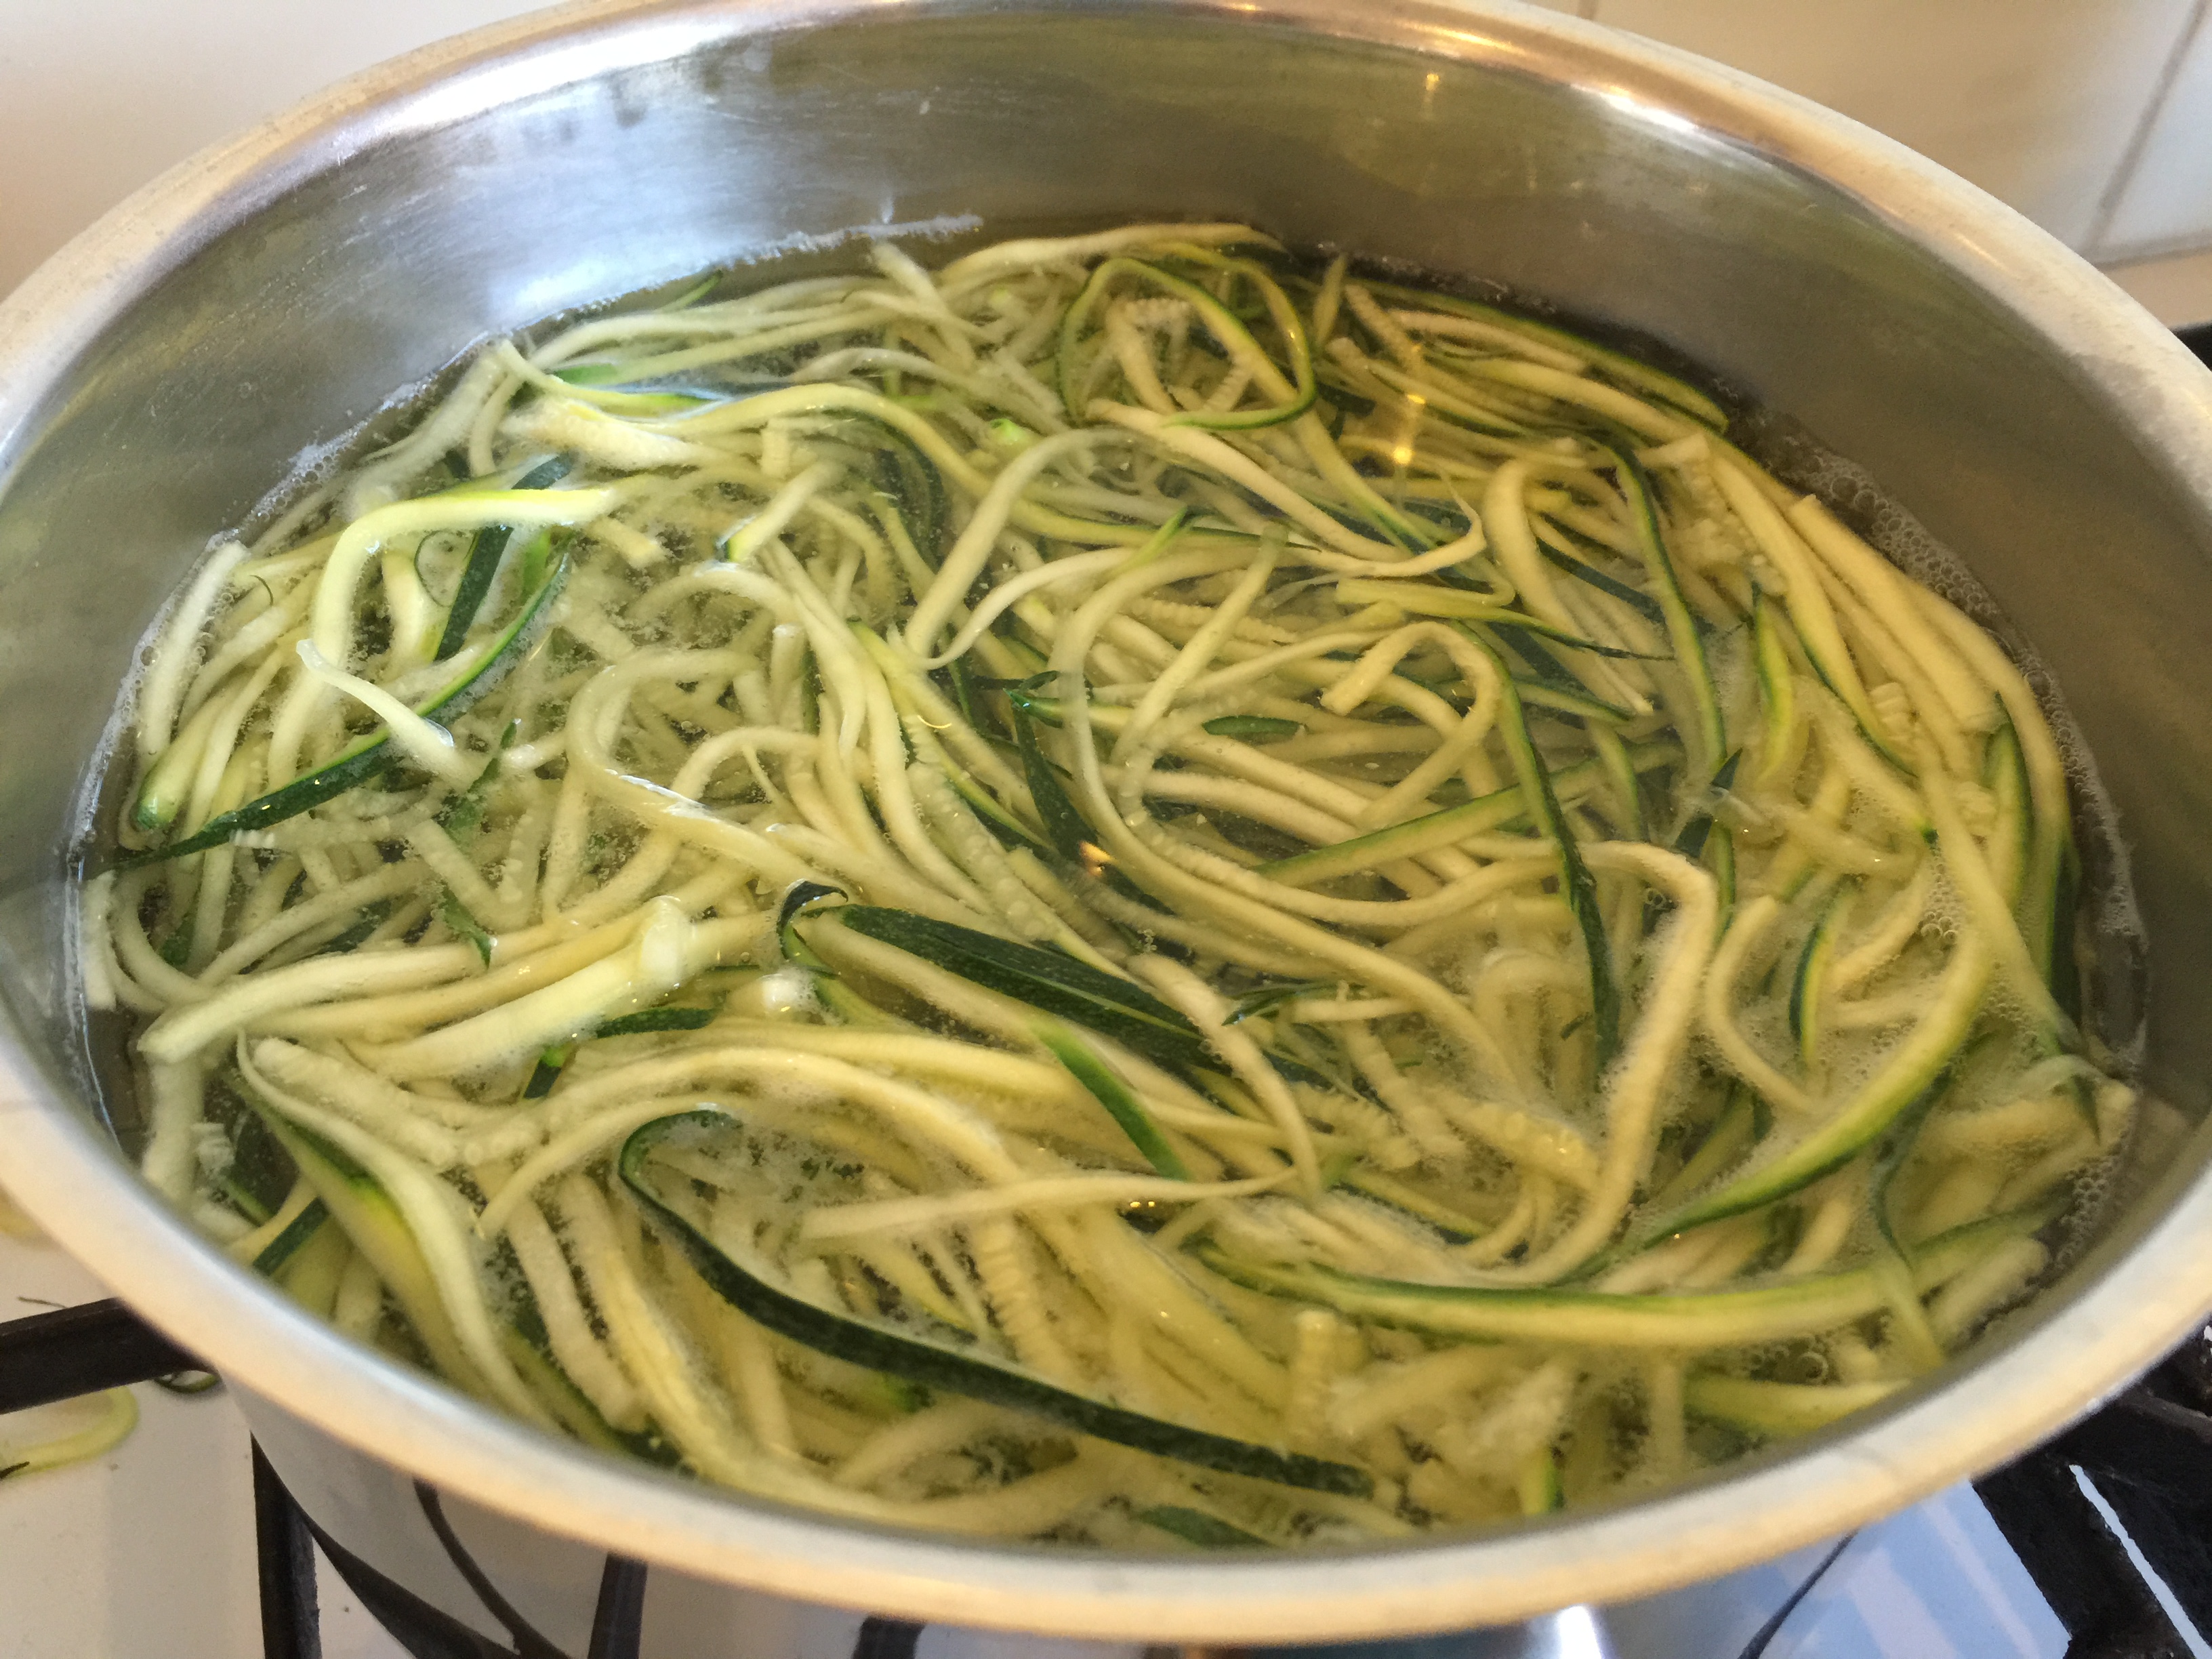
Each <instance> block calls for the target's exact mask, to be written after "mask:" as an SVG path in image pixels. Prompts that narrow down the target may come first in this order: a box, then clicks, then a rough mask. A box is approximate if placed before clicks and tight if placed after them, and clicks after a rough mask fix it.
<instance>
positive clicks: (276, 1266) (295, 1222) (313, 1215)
mask: <svg viewBox="0 0 2212 1659" xmlns="http://www.w3.org/2000/svg"><path fill="white" fill-rule="evenodd" d="M330 1218H331V1206H329V1205H327V1204H325V1203H324V1202H323V1200H321V1199H320V1198H315V1199H311V1200H308V1203H307V1208H306V1209H304V1210H302V1211H301V1212H300V1213H299V1214H297V1215H295V1216H294V1217H293V1218H292V1220H291V1225H289V1226H287V1227H286V1228H285V1229H284V1231H283V1232H281V1233H279V1234H277V1235H276V1237H274V1238H272V1239H270V1241H269V1242H268V1243H266V1244H264V1245H263V1246H262V1247H261V1254H260V1255H257V1256H255V1257H254V1258H253V1271H254V1272H256V1273H261V1274H264V1276H266V1277H268V1278H270V1279H274V1278H275V1277H276V1275H277V1273H279V1272H281V1271H282V1270H283V1267H284V1264H285V1263H286V1262H288V1261H291V1259H292V1258H293V1257H294V1256H295V1255H298V1254H299V1253H300V1250H301V1247H302V1246H303V1245H305V1244H306V1243H307V1241H308V1240H309V1239H311V1238H313V1237H314V1236H315V1235H316V1234H317V1233H318V1232H319V1231H322V1226H323V1224H324V1223H325V1222H326V1221H328V1220H329V1219H330Z"/></svg>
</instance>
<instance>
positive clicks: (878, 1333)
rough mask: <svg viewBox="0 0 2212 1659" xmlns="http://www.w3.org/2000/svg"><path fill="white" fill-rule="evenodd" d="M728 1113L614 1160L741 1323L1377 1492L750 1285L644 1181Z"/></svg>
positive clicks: (948, 1385)
mask: <svg viewBox="0 0 2212 1659" xmlns="http://www.w3.org/2000/svg"><path fill="white" fill-rule="evenodd" d="M730 1121H734V1120H732V1118H731V1117H730V1116H729V1115H727V1114H725V1113H720V1112H713V1111H698V1112H681V1113H678V1114H676V1115H673V1116H670V1117H665V1118H656V1119H655V1120H654V1121H652V1122H650V1123H647V1124H646V1125H644V1126H643V1127H641V1128H639V1129H637V1130H635V1131H634V1132H633V1133H631V1134H630V1136H629V1139H627V1140H625V1141H624V1142H623V1149H622V1154H621V1156H620V1158H618V1159H617V1170H619V1172H620V1174H621V1176H622V1179H623V1184H624V1185H625V1186H627V1187H628V1188H629V1191H630V1194H631V1196H632V1197H633V1198H634V1199H635V1200H636V1201H637V1204H638V1206H639V1207H640V1208H641V1209H642V1210H643V1211H644V1212H645V1213H646V1215H647V1218H649V1219H651V1220H652V1222H653V1225H655V1226H657V1227H658V1228H659V1229H660V1230H661V1231H662V1232H663V1233H664V1234H665V1235H666V1237H668V1238H669V1239H670V1240H671V1242H672V1243H674V1244H675V1245H676V1246H677V1247H678V1249H681V1250H682V1251H683V1252H684V1255H685V1256H686V1257H688V1258H689V1259H690V1262H691V1265H692V1267H695V1268H696V1269H697V1270H698V1273H699V1276H700V1277H701V1278H702V1279H705V1280H706V1281H707V1283H708V1285H710V1286H711V1287H712V1288H713V1289H714V1293H715V1294H716V1295H718V1296H720V1297H721V1298H722V1299H723V1300H724V1301H726V1302H727V1303H728V1304H730V1305H731V1306H732V1307H733V1308H735V1309H737V1310H738V1311H739V1312H740V1313H742V1314H744V1316H746V1317H747V1318H749V1319H750V1320H753V1321H754V1322H757V1323H758V1324H761V1325H765V1326H766V1327H767V1328H769V1329H770V1330H772V1331H774V1332H775V1333H776V1334H778V1335H780V1336H784V1337H787V1338H789V1339H790V1340H792V1341H793V1342H797V1343H799V1344H800V1345H801V1346H805V1347H809V1348H812V1349H815V1350H816V1351H817V1352H822V1353H826V1354H829V1355H832V1356H834V1357H836V1358H839V1359H843V1360H847V1361H849V1362H850V1363H852V1364H856V1365H861V1366H865V1367H866V1368H867V1369H869V1370H878V1371H883V1372H884V1373H886V1374H888V1375H890V1376H895V1377H898V1378H900V1379H902V1381H905V1382H908V1383H920V1384H921V1386H922V1387H924V1388H928V1389H943V1390H944V1391H945V1392H946V1393H947V1394H957V1395H964V1396H966V1397H967V1398H969V1399H971V1400H981V1401H987V1403H989V1404H991V1405H994V1406H1005V1407H1009V1408H1011V1409H1012V1410H1015V1411H1021V1412H1027V1413H1031V1414H1032V1415H1034V1416H1037V1417H1042V1418H1045V1419H1048V1420H1050V1421H1052V1422H1054V1423H1058V1424H1060V1425H1063V1426H1064V1427H1066V1428H1071V1429H1073V1430H1076V1431H1078V1432H1079V1433H1083V1434H1088V1435H1091V1436H1094V1437H1097V1438H1098V1439H1101V1440H1110V1441H1112V1442H1113V1443H1115V1444H1116V1445H1121V1446H1130V1447H1133V1448H1134V1449H1137V1450H1139V1451H1144V1452H1150V1453H1152V1454H1153V1455H1156V1456H1160V1457H1169V1458H1173V1459H1175V1460H1176V1462H1183V1463H1193V1464H1196V1465H1197V1466H1199V1467H1200V1468H1209V1469H1216V1470H1218V1471H1220V1472H1221V1473H1223V1474H1241V1475H1246V1476H1249V1477H1250V1478H1252V1479H1254V1480H1272V1481H1273V1482H1275V1483H1276V1484H1278V1485H1279V1486H1298V1487H1303V1488H1304V1489H1305V1490H1307V1491H1309V1492H1335V1493H1339V1494H1341V1495H1343V1496H1346V1497H1350V1498H1365V1497H1368V1496H1370V1495H1371V1494H1372V1492H1373V1491H1374V1482H1373V1481H1372V1480H1370V1479H1369V1478H1368V1476H1367V1475H1366V1474H1365V1473H1364V1472H1363V1471H1361V1470H1359V1469H1356V1468H1352V1466H1351V1465H1349V1464H1346V1463H1332V1462H1328V1461H1327V1460H1326V1459H1323V1458H1319V1457H1309V1456H1307V1455H1304V1454H1303V1453H1299V1452H1279V1451H1275V1450H1272V1449H1269V1448H1267V1447H1266V1446H1255V1445H1254V1444H1252V1443H1250V1442H1249V1441H1243V1440H1233V1439H1231V1438H1230V1437H1228V1436H1226V1435H1218V1434H1211V1433H1208V1432H1207V1431H1205V1430H1203V1429H1192V1428H1186V1427H1184V1426H1182V1425H1180V1424H1176V1423H1169V1422H1164V1421H1163V1420H1162V1419H1158V1418H1156V1417H1146V1416H1145V1415H1144V1414H1142V1413H1139V1412H1133V1411H1128V1410H1126V1409H1124V1408H1123V1407H1119V1406H1109V1405H1108V1404H1106V1403H1105V1402H1104V1401H1099V1400H1093V1399H1091V1398H1090V1397H1089V1396H1088V1395H1079V1394H1076V1393H1074V1392H1073V1391H1072V1390H1070V1389H1063V1388H1060V1387H1058V1386H1057V1385H1055V1384H1054V1383H1048V1382H1046V1381H1045V1380H1044V1379H1043V1378H1042V1377H1039V1376H1031V1375H1030V1373H1029V1372H1027V1371H1024V1370H1017V1369H1016V1368H1015V1367H1013V1366H1012V1365H1009V1364H1004V1363H1002V1362H1000V1361H998V1360H993V1359H986V1358H982V1357H981V1356H979V1355H975V1354H966V1353H961V1352H957V1351H956V1350H954V1349H951V1348H945V1347H939V1346H937V1345H936V1344H935V1343H932V1342H925V1341H922V1340H920V1339H919V1338H916V1337H911V1336H908V1335H905V1334H902V1333H901V1332H897V1331H894V1330H890V1329H888V1328H884V1327H883V1326H880V1325H875V1324H871V1323H868V1322H864V1321H861V1320H859V1319H855V1318H854V1317H852V1316H849V1315H846V1314H840V1313H833V1312H831V1311H830V1310H828V1309H826V1308H821V1307H817V1306H816V1305H815V1304H813V1303H811V1302H808V1301H805V1300H803V1299H802V1298H800V1297H796V1296H793V1295H791V1294H790V1293H789V1292H787V1291H781V1290H779V1289H777V1288H776V1287H775V1285H770V1284H769V1283H768V1282H767V1281H766V1280H764V1279H758V1278H756V1277H755V1276H754V1275H753V1274H751V1273H747V1272H746V1271H745V1270H744V1268H743V1267H739V1266H738V1264H737V1263H736V1262H735V1261H732V1260H731V1259H730V1258H729V1257H728V1256H726V1255H724V1254H723V1253H722V1252H721V1250H720V1249H717V1248H716V1247H715V1245H714V1242H713V1241H712V1240H710V1239H709V1238H708V1237H706V1235H705V1234H703V1233H702V1232H701V1231H699V1230H698V1229H697V1228H696V1227H694V1226H693V1225H691V1224H690V1222H689V1221H686V1220H685V1219H684V1218H683V1217H682V1216H681V1215H679V1214H678V1213H677V1212H676V1211H674V1210H673V1209H671V1208H670V1207H669V1206H667V1205H666V1204H665V1203H664V1202H662V1201H661V1200H660V1198H659V1195H658V1194H655V1193H654V1191H653V1188H652V1185H651V1183H650V1182H647V1180H646V1179H645V1176H644V1173H643V1168H644V1164H645V1158H646V1155H647V1153H648V1152H651V1151H652V1149H653V1144H654V1143H655V1142H656V1141H658V1140H659V1139H662V1138H663V1137H664V1136H665V1135H666V1134H667V1133H669V1131H670V1130H671V1129H672V1128H673V1127H676V1126H677V1125H678V1124H685V1123H711V1124H725V1123H728V1122H730Z"/></svg>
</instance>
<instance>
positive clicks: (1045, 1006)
mask: <svg viewBox="0 0 2212 1659" xmlns="http://www.w3.org/2000/svg"><path fill="white" fill-rule="evenodd" d="M822 914H823V916H824V917H825V918H827V919H832V920H834V921H836V924H837V925H838V926H840V927H849V928H851V929H852V930H853V931H854V933H860V934H862V935H864V936H866V938H869V939H874V940H875V941H876V942H877V943H878V944H880V945H890V946H892V947H893V948H895V949H896V950H901V951H906V952H907V953H908V955H910V956H917V957H921V959H922V960H923V961H925V962H927V963H932V964H933V965H934V966H936V967H939V968H942V969H945V972H947V973H950V974H957V975H959V976H960V977H961V978H963V979H965V980H969V981H973V982H974V983H975V984H977V985H981V986H982V987H984V988H985V989H987V990H992V991H996V992H998V993H999V994H1001V995H1002V996H1009V997H1012V998H1013V999H1014V1000H1016V1001H1017V1002H1023V1003H1026V1004H1028V1005H1029V1006H1030V1007H1032V1008H1036V1009H1038V1010H1040V1011H1042V1012H1045V1013H1048V1014H1055V1015H1058V1016H1059V1017H1060V1018H1062V1019H1066V1020H1072V1021H1073V1022H1074V1023H1075V1024H1079V1025H1087V1026H1089V1027H1090V1028H1091V1030H1094V1031H1099V1032H1103V1033H1104V1034H1105V1035H1106V1036H1110V1037H1112V1038H1114V1039H1115V1041H1116V1042H1121V1043H1125V1044H1127V1046H1128V1047H1129V1048H1133V1049H1134V1050H1136V1051H1137V1052H1138V1053H1139V1054H1142V1055H1144V1056H1145V1058H1146V1059H1147V1060H1152V1061H1154V1062H1156V1063H1158V1064H1159V1065H1162V1066H1167V1067H1169V1068H1170V1070H1173V1071H1176V1072H1186V1071H1189V1070H1191V1069H1193V1068H1194V1067H1198V1066H1206V1065H1210V1064H1212V1063H1213V1062H1212V1059H1211V1057H1210V1055H1209V1054H1208V1053H1207V1050H1206V1039H1205V1037H1204V1036H1202V1035H1201V1034H1200V1031H1199V1029H1198V1028H1197V1027H1196V1026H1195V1025H1193V1024H1191V1023H1190V1022H1189V1021H1188V1020H1187V1019H1185V1018H1183V1017H1182V1014H1181V1013H1180V1012H1177V1011H1176V1010H1175V1009H1173V1008H1170V1006H1168V1005H1167V1004H1166V1003H1164V1002H1162V1001H1161V1000H1159V999H1158V997H1156V996H1154V995H1152V993H1151V992H1149V991H1147V990H1146V989H1145V988H1144V987H1142V986H1139V985H1135V984H1132V983H1131V982H1130V981H1127V980H1126V979H1117V978H1115V976H1114V975H1111V974H1102V973H1100V972H1099V971H1098V969H1096V968H1092V967H1090V966H1088V965H1087V964H1085V963H1080V962H1078V961H1077V960H1076V959H1075V958H1074V957H1069V956H1063V955H1061V954H1060V952H1059V951H1047V950H1042V949H1040V948H1039V947H1038V946H1036V945H1017V944H1015V943H1013V941H1012V940H1011V939H1000V937H999V936H998V935H997V934H995V933H977V932H976V931H975V929H974V928H972V927H958V926H957V925H955V924H954V923H952V922H949V921H937V920H935V919H934V918H933V917H930V916H919V915H914V914H913V913H912V912H910V911H906V910H886V909H882V908H878V907H877V906H875V905H871V904H845V905H840V906H839V907H838V908H836V909H835V910H831V911H826V912H823V913H822ZM1086 1086H1087V1085H1086Z"/></svg>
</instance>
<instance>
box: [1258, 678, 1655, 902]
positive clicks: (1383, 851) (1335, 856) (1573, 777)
mask: <svg viewBox="0 0 2212 1659" xmlns="http://www.w3.org/2000/svg"><path fill="white" fill-rule="evenodd" d="M1514 684H1515V687H1516V690H1518V687H1519V682H1518V681H1516V682H1514ZM1628 756H1629V760H1630V762H1631V763H1632V764H1633V765H1634V766H1635V768H1636V769H1637V770H1638V772H1653V771H1656V770H1658V769H1660V768H1661V767H1663V766H1671V765H1673V764H1674V763H1676V762H1678V761H1680V759H1681V758H1682V750H1681V747H1680V744H1675V743H1673V742H1670V741H1666V740H1661V741H1658V742H1655V743H1638V744H1630V745H1629V750H1628ZM1604 776H1605V771H1604V768H1603V767H1602V766H1601V764H1600V763H1598V762H1597V760H1595V758H1592V759H1589V760H1584V761H1577V762H1576V763H1574V764H1573V765H1572V766H1563V767H1561V768H1560V769H1559V771H1558V772H1557V773H1556V774H1554V775H1553V778H1552V787H1553V793H1554V794H1555V796H1556V797H1557V799H1559V800H1560V801H1577V800H1580V799H1582V798H1583V796H1584V795H1587V794H1588V793H1589V792H1590V791H1591V790H1592V789H1594V788H1595V787H1597V786H1598V784H1599V783H1600V781H1602V779H1603V778H1604ZM1522 817H1528V793H1527V791H1526V790H1524V789H1523V788H1522V786H1521V785H1520V784H1518V783H1516V784H1514V785H1512V786H1511V787H1508V788H1504V789H1500V790H1498V791H1497V792H1496V793H1493V794H1488V795H1480V796H1477V797H1476V798H1475V799H1473V800H1470V801H1463V802H1462V803H1461V804H1460V805H1457V806H1447V807H1445V808H1443V810H1442V811H1436V812H1429V813H1425V814H1424V815H1423V816H1421V817H1418V818H1408V819H1407V820H1406V822H1405V823H1394V824H1392V825H1391V826H1390V827H1389V829H1376V830H1371V831H1370V832H1369V833H1368V834H1366V835H1364V836H1353V837H1352V839H1351V840H1350V841H1340V842H1335V843H1334V844H1333V845H1331V846H1328V847H1316V848H1314V849H1313V851H1311V852H1310V853H1295V854H1291V856H1290V857H1289V858H1286V859H1277V860H1274V861H1273V863H1270V864H1262V865H1260V866H1257V873H1259V874H1261V875H1263V876H1265V877H1267V879H1268V880H1270V881H1279V882H1281V883H1283V884H1285V885H1286V886H1291V887H1310V886H1312V885H1313V884H1315V883H1316V882H1322V881H1331V880H1334V878H1337V877H1339V876H1349V875H1356V874H1358V872H1360V871H1363V870H1370V869H1372V868H1374V866H1376V865H1378V864H1387V863H1389V861H1390V860H1394V859H1404V858H1415V857H1418V856H1419V854H1423V853H1432V852H1434V851H1436V850H1437V848H1440V847H1449V846H1451V845H1452V844H1453V843H1455V842H1462V841H1465V840H1466V839H1467V838H1468V836H1479V835H1481V834H1483V833H1484V832H1485V831H1486V830H1491V829H1502V828H1503V827H1504V826H1505V825H1507V824H1510V823H1513V822H1514V821H1515V820H1516V819H1518V818H1522Z"/></svg>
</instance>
